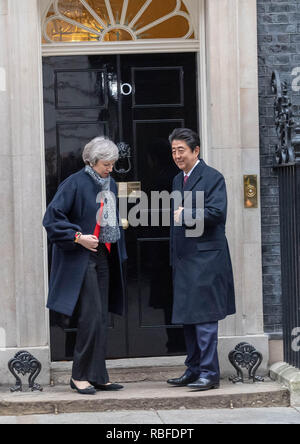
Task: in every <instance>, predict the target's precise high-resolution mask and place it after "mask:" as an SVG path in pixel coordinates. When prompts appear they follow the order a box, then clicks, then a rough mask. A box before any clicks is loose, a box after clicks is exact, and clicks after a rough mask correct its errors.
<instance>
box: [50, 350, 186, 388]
mask: <svg viewBox="0 0 300 444" xmlns="http://www.w3.org/2000/svg"><path fill="white" fill-rule="evenodd" d="M184 361H185V357H183V356H179V357H178V356H176V357H167V358H161V357H158V358H139V359H136V358H134V359H119V360H108V361H107V369H108V372H109V376H110V380H111V381H112V382H120V383H130V382H147V381H148V382H151V381H152V382H154V381H161V382H163V381H167V380H168V379H170V378H176V377H178V376H181V375H182V374H183V373H184V372H185V370H186V367H185V366H184ZM71 373H72V363H71V362H53V363H51V371H50V375H51V385H67V384H69V382H70V376H71Z"/></svg>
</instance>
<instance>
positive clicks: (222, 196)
mask: <svg viewBox="0 0 300 444" xmlns="http://www.w3.org/2000/svg"><path fill="white" fill-rule="evenodd" d="M170 143H171V145H172V155H173V159H174V162H175V163H176V165H177V166H178V168H179V169H180V170H181V173H179V174H178V175H177V176H176V177H175V179H174V181H173V191H177V192H178V191H179V192H180V193H182V196H183V206H180V207H179V208H173V210H175V211H173V210H172V214H174V220H173V222H172V223H171V264H172V267H173V280H174V306H173V320H172V322H173V323H174V324H180V325H183V326H184V335H185V341H186V347H187V353H188V356H187V359H186V363H185V364H186V366H187V370H186V372H185V374H184V375H183V376H182V377H180V378H176V379H170V380H169V381H168V383H169V384H171V385H175V386H181V387H183V386H188V387H191V388H194V389H196V390H201V391H204V390H210V389H215V388H219V384H220V369H219V360H218V350H217V347H218V322H219V321H220V320H222V319H225V318H226V316H228V315H232V314H234V313H235V295H234V282H233V273H232V265H231V259H230V253H229V249H228V243H227V239H226V235H225V224H226V215H227V193H226V185H225V180H224V177H223V176H222V174H221V173H219V172H218V171H216V170H215V169H213V168H211V167H209V166H207V165H206V164H205V162H204V161H203V160H202V159H200V138H199V136H198V135H197V134H196V133H194V132H193V131H191V130H189V129H182V128H180V129H175V130H174V132H173V133H172V134H171V136H170ZM197 192H202V193H203V192H204V210H203V208H202V209H201V208H196V206H197V201H198V199H197V195H199V193H197ZM184 200H186V205H185V204H184ZM187 201H189V203H188V204H187ZM190 202H192V205H191V204H190ZM187 205H188V208H187ZM185 213H186V214H185ZM188 214H189V215H192V216H193V218H194V219H195V220H196V219H197V218H199V217H202V218H204V231H203V233H202V234H201V233H200V235H199V236H197V237H190V235H188V234H187V233H188V231H191V227H190V221H189V223H188V224H187V223H186V219H187V217H186V216H187V215H188Z"/></svg>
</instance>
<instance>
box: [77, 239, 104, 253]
mask: <svg viewBox="0 0 300 444" xmlns="http://www.w3.org/2000/svg"><path fill="white" fill-rule="evenodd" d="M77 243H78V244H79V245H82V246H83V247H84V248H86V249H87V250H90V251H93V252H94V253H97V248H98V245H99V239H97V237H96V236H93V235H90V234H89V235H86V236H85V235H83V234H82V235H81V236H80V238H79V239H78V241H77Z"/></svg>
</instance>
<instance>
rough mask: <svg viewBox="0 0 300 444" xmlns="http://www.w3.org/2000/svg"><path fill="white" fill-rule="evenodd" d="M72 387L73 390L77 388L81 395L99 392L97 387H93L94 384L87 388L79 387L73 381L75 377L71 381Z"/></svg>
mask: <svg viewBox="0 0 300 444" xmlns="http://www.w3.org/2000/svg"><path fill="white" fill-rule="evenodd" d="M70 387H71V389H72V390H77V392H78V393H79V394H80V395H95V394H96V393H97V392H96V389H95V387H92V386H90V387H87V388H85V389H79V388H78V387H77V386H76V385H75V383H74V382H73V379H71V381H70Z"/></svg>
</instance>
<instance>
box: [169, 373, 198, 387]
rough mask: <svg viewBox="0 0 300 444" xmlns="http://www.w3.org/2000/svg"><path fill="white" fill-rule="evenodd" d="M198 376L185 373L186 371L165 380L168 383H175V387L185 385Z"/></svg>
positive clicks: (195, 379)
mask: <svg viewBox="0 0 300 444" xmlns="http://www.w3.org/2000/svg"><path fill="white" fill-rule="evenodd" d="M198 378H199V377H198V376H195V375H187V374H186V373H185V374H184V375H183V376H181V377H180V378H175V379H169V380H168V381H167V383H168V384H171V385H175V386H177V387H186V386H187V385H188V384H191V383H192V382H195V381H197V380H198Z"/></svg>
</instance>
